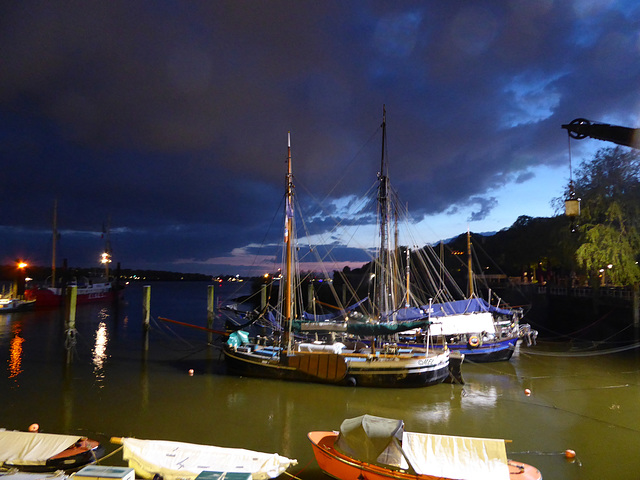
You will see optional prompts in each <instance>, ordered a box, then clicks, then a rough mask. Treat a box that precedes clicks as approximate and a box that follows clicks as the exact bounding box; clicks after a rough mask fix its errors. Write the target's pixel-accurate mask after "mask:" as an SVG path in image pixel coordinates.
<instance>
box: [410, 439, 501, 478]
mask: <svg viewBox="0 0 640 480" xmlns="http://www.w3.org/2000/svg"><path fill="white" fill-rule="evenodd" d="M402 450H403V451H404V453H405V455H406V457H407V459H408V460H409V463H410V464H411V466H412V467H413V469H414V470H415V471H416V473H419V474H423V475H433V476H435V477H445V478H456V479H460V480H470V479H473V480H509V466H508V464H507V451H506V448H505V446H504V440H498V439H488V438H473V437H455V436H450V435H432V434H428V433H412V432H404V435H403V438H402Z"/></svg>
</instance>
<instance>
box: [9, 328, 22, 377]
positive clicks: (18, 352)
mask: <svg viewBox="0 0 640 480" xmlns="http://www.w3.org/2000/svg"><path fill="white" fill-rule="evenodd" d="M11 333H12V337H11V345H10V347H9V352H10V353H9V378H13V379H15V378H16V377H17V376H18V375H20V374H21V373H22V344H23V343H24V338H22V337H21V336H20V324H19V323H14V324H13V325H12V326H11ZM16 385H17V381H16Z"/></svg>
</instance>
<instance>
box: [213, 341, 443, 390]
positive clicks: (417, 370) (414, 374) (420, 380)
mask: <svg viewBox="0 0 640 480" xmlns="http://www.w3.org/2000/svg"><path fill="white" fill-rule="evenodd" d="M224 353H225V357H226V364H227V370H228V371H229V373H232V374H235V375H240V376H247V377H257V378H272V379H278V380H288V381H298V382H300V381H301V382H314V383H326V384H333V385H348V386H362V387H387V388H408V387H426V386H430V385H436V384H438V383H442V382H443V381H444V380H445V379H447V378H448V377H449V364H448V361H444V362H439V363H437V362H434V359H433V358H426V357H425V358H424V359H422V360H419V359H412V360H410V361H399V362H393V361H380V360H373V361H371V360H365V359H363V360H362V361H357V362H348V363H347V365H346V370H345V371H344V373H343V374H335V373H334V372H328V373H325V372H324V371H321V372H319V371H317V370H315V371H313V372H309V371H308V370H309V369H306V371H305V370H304V369H301V368H297V367H292V366H289V365H288V364H285V363H278V362H275V361H267V360H265V359H261V358H259V357H258V358H257V357H256V355H253V354H251V353H243V352H238V351H234V350H232V349H230V348H226V349H225V351H224ZM287 363H289V362H287Z"/></svg>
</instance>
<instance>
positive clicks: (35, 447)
mask: <svg viewBox="0 0 640 480" xmlns="http://www.w3.org/2000/svg"><path fill="white" fill-rule="evenodd" d="M81 438H82V437H80V436H78V435H58V434H54V433H33V432H19V431H14V430H0V464H4V463H7V464H10V465H44V464H45V463H46V461H47V459H48V458H50V457H53V456H54V455H57V454H58V453H60V452H62V451H63V450H65V449H67V448H68V447H70V446H71V445H73V444H74V443H76V442H77V441H78V440H80V439H81Z"/></svg>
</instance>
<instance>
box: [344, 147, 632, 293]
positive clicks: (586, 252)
mask: <svg viewBox="0 0 640 480" xmlns="http://www.w3.org/2000/svg"><path fill="white" fill-rule="evenodd" d="M565 200H571V201H574V202H575V201H578V202H579V204H580V213H579V215H576V216H567V215H565V214H564V212H563V213H558V215H556V216H554V217H548V218H547V217H536V218H534V217H529V216H524V215H523V216H521V217H519V218H518V219H517V220H516V221H515V222H514V224H513V225H511V226H510V227H508V228H505V229H503V230H501V231H499V232H496V233H495V234H491V235H482V234H472V235H471V243H472V252H473V254H474V256H476V258H477V259H481V260H479V261H480V262H481V263H479V264H478V263H477V262H476V263H474V274H476V275H477V274H485V275H487V274H489V275H496V274H502V275H505V276H507V277H512V278H514V277H515V278H520V279H521V280H522V281H525V282H544V283H548V282H551V283H555V284H559V285H562V286H573V287H576V286H583V285H588V286H591V287H596V288H597V287H599V286H600V285H604V284H606V285H615V286H628V287H634V288H638V285H639V284H640V267H639V266H638V261H639V260H640V154H639V153H638V151H636V150H629V149H626V148H622V147H615V148H606V149H602V150H600V151H598V152H597V153H596V155H595V156H594V158H593V159H591V160H590V161H586V162H585V163H583V164H582V165H581V166H580V167H579V168H578V169H577V170H576V173H575V180H574V179H571V181H570V183H569V185H567V188H566V191H565V192H564V198H561V197H559V198H556V199H554V200H553V204H554V205H555V206H556V211H558V212H560V211H562V210H564V206H565V205H564V201H565ZM445 246H446V253H445V254H444V255H443V256H442V258H441V260H442V261H443V262H444V264H445V267H446V268H447V270H448V271H449V272H450V273H451V274H452V275H453V277H454V278H456V281H457V283H458V284H459V285H464V284H465V281H466V280H465V279H466V278H467V274H468V273H467V272H468V268H467V259H466V252H467V234H466V233H465V234H461V235H460V236H458V237H456V238H454V239H453V240H451V241H449V242H447V244H446V245H445ZM400 257H402V255H401V256H400ZM370 268H371V266H370V265H369V264H368V265H365V266H363V267H362V268H361V269H356V270H353V271H351V270H348V269H347V270H345V271H343V272H336V273H337V274H338V275H336V276H337V277H338V276H340V274H341V275H343V276H344V275H349V276H351V277H353V276H357V275H358V274H362V275H365V274H366V272H368V271H369V270H370ZM401 268H402V267H401Z"/></svg>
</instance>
